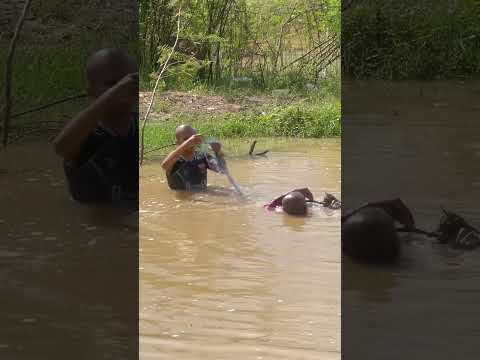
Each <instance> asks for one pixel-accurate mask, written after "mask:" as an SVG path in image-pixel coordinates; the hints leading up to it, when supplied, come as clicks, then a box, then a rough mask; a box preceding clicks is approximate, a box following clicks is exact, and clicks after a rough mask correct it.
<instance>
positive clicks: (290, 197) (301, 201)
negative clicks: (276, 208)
mask: <svg viewBox="0 0 480 360" xmlns="http://www.w3.org/2000/svg"><path fill="white" fill-rule="evenodd" d="M282 208H283V211H285V212H286V213H287V214H290V215H305V214H306V213H307V201H306V200H305V196H303V194H302V193H300V192H298V191H293V192H291V193H289V194H287V195H285V197H284V198H283V199H282Z"/></svg>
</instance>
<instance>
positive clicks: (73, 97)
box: [10, 94, 88, 119]
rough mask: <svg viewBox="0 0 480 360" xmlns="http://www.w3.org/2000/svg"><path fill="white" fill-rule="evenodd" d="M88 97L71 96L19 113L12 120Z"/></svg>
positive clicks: (84, 95)
mask: <svg viewBox="0 0 480 360" xmlns="http://www.w3.org/2000/svg"><path fill="white" fill-rule="evenodd" d="M87 96H88V95H87V94H81V95H76V96H71V97H68V98H65V99H62V100H57V101H54V102H52V103H49V104H46V105H42V106H39V107H37V108H34V109H30V110H27V111H23V112H21V113H18V114H14V115H11V116H10V119H15V118H17V117H20V116H23V115H27V114H31V113H33V112H37V111H40V110H44V109H47V108H49V107H52V106H54V105H58V104H61V103H64V102H67V101H72V100H77V99H83V98H86V97H87Z"/></svg>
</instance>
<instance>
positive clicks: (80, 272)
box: [0, 141, 138, 360]
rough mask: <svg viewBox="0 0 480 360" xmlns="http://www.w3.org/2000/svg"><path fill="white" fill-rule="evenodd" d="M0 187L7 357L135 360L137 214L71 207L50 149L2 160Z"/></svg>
mask: <svg viewBox="0 0 480 360" xmlns="http://www.w3.org/2000/svg"><path fill="white" fill-rule="evenodd" d="M0 188H1V191H0V239H1V243H0V284H1V285H0V286H1V291H0V299H1V304H2V306H0V323H1V326H0V359H2V360H3V359H5V360H10V359H12V360H13V359H15V360H21V359H115V360H117V359H131V358H132V356H133V354H135V353H136V348H137V346H136V341H137V340H136V338H137V335H136V334H137V329H138V320H137V311H138V301H137V292H138V276H137V274H138V273H137V269H138V215H137V214H133V215H127V214H125V213H123V211H120V212H117V211H114V210H113V209H110V208H107V207H95V208H91V207H86V206H81V205H79V204H77V203H75V202H74V201H72V200H71V199H70V198H69V195H68V191H67V189H66V185H65V179H64V175H63V171H62V167H61V161H60V160H59V159H58V158H57V157H56V156H55V155H54V153H53V150H52V147H51V145H50V144H48V143H47V142H46V141H38V142H28V143H25V144H22V145H18V146H17V145H11V146H10V147H8V148H7V151H6V152H5V151H1V152H0ZM119 279H120V281H119Z"/></svg>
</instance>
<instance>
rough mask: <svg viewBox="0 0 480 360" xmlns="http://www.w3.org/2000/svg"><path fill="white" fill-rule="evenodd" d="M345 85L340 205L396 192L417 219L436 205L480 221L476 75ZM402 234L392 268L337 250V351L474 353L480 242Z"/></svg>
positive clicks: (428, 219)
mask: <svg viewBox="0 0 480 360" xmlns="http://www.w3.org/2000/svg"><path fill="white" fill-rule="evenodd" d="M346 86H348V87H344V90H345V94H346V97H347V98H346V99H345V97H344V98H343V99H342V100H343V101H344V103H343V104H342V109H343V111H344V114H343V116H344V123H343V140H342V142H343V144H344V146H343V148H342V159H343V162H342V166H343V168H342V180H343V184H342V185H343V188H342V191H343V193H342V195H343V200H344V205H345V206H346V207H350V208H352V207H355V206H357V205H359V204H362V203H364V202H366V201H371V200H379V199H388V198H395V197H401V198H402V199H403V200H404V201H405V202H406V204H407V206H409V207H410V208H411V210H412V211H413V214H414V216H415V218H416V220H417V225H418V226H420V227H422V228H426V229H434V228H435V227H436V226H437V225H438V222H439V218H440V215H441V211H440V206H445V207H446V208H447V209H450V210H453V211H456V212H458V213H460V214H461V215H463V216H465V217H466V218H467V219H468V220H470V221H471V222H472V224H474V225H476V226H479V225H480V214H479V205H478V199H479V198H480V180H479V178H478V175H479V171H478V161H479V157H480V129H479V125H478V121H479V120H480V106H479V101H478V99H479V96H480V83H478V82H477V83H472V82H463V83H462V82H447V83H443V82H437V83H411V82H409V83H398V84H390V85H388V84H385V83H374V82H365V83H351V84H348V85H346ZM345 100H346V101H345ZM405 241H406V247H405V253H404V256H403V259H402V261H401V264H400V266H397V267H394V268H384V269H379V268H372V267H368V266H365V265H360V264H357V263H353V262H351V261H350V260H349V259H347V258H343V259H342V281H343V284H342V316H343V318H342V343H343V345H344V348H343V349H344V350H343V356H345V358H346V359H357V358H358V359H370V360H376V359H392V360H395V359H407V358H411V359H422V358H435V359H437V360H439V359H474V358H478V348H477V344H478V336H479V334H480V324H479V322H478V318H479V315H480V313H479V306H478V305H479V303H480V290H479V289H480V288H479V284H480V251H479V250H476V251H459V250H452V249H448V248H446V247H445V246H443V245H438V244H435V243H432V242H431V241H429V240H426V239H423V238H421V237H417V236H412V237H409V238H406V239H405ZM399 344H401V345H399ZM399 346H401V349H399Z"/></svg>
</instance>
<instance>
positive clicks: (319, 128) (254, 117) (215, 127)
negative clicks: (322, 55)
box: [145, 96, 341, 151]
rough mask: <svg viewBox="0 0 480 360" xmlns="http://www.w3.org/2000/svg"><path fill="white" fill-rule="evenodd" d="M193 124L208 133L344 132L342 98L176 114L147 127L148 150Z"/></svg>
mask: <svg viewBox="0 0 480 360" xmlns="http://www.w3.org/2000/svg"><path fill="white" fill-rule="evenodd" d="M182 123H188V124H192V125H193V126H194V127H195V128H197V130H198V131H199V132H200V133H202V134H204V135H205V136H207V137H215V138H220V139H222V138H254V137H301V138H321V137H337V136H340V135H341V124H340V100H339V99H338V98H336V97H331V96H329V97H324V98H303V99H300V100H297V101H296V102H294V103H291V104H288V103H287V104H274V105H270V106H268V105H267V106H265V107H264V108H263V110H258V109H254V108H247V109H246V110H244V111H239V112H224V113H221V114H216V115H211V116H209V115H201V116H197V117H192V116H190V115H181V116H176V117H174V118H172V119H169V120H168V121H156V122H151V123H149V124H148V125H147V127H146V129H145V146H146V150H147V151H148V150H149V149H153V148H157V147H162V146H167V145H169V144H173V143H174V142H175V127H176V126H177V125H179V124H182Z"/></svg>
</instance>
